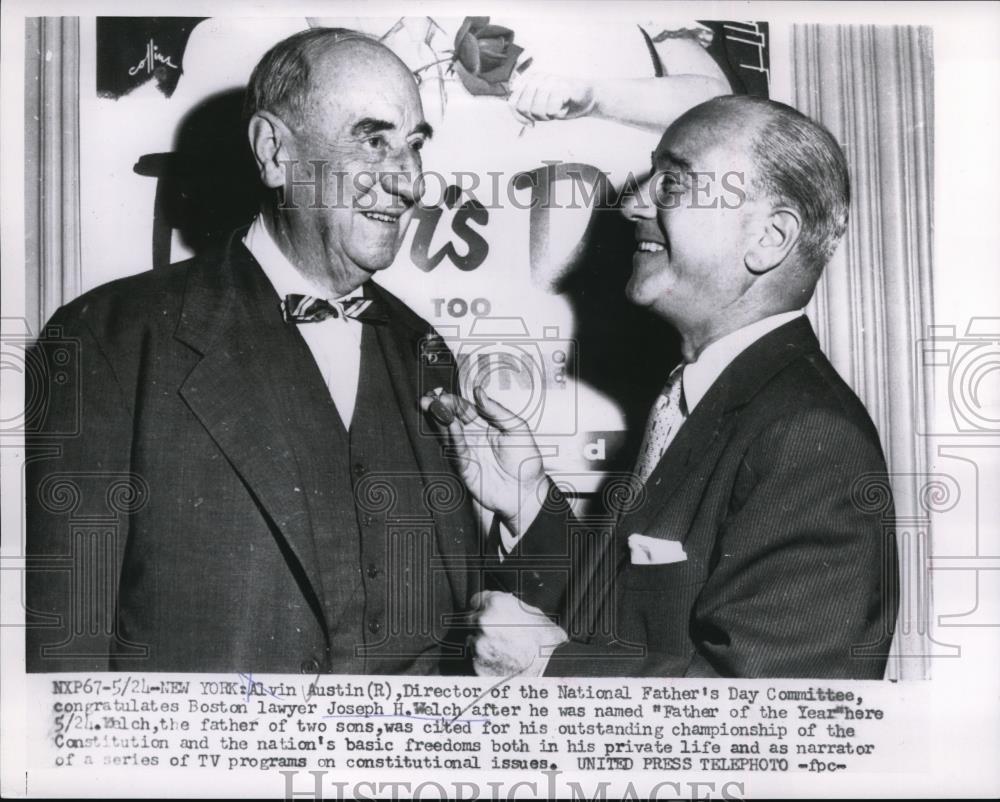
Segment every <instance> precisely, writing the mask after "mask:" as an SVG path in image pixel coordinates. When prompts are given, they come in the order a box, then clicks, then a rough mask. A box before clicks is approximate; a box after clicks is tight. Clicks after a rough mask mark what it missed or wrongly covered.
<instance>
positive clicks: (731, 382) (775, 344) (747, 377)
mask: <svg viewBox="0 0 1000 802" xmlns="http://www.w3.org/2000/svg"><path fill="white" fill-rule="evenodd" d="M818 349H819V343H818V342H817V340H816V336H815V335H814V334H813V331H812V327H811V326H810V324H809V320H808V319H807V318H805V317H801V318H797V319H795V320H792V321H790V322H789V323H786V324H784V325H783V326H779V327H778V328H777V329H775V330H774V331H772V332H769V333H768V334H766V335H764V336H763V337H761V338H760V339H759V340H757V341H756V342H755V343H753V344H752V345H750V346H749V347H748V348H747V349H746V350H744V351H743V352H742V353H741V354H739V355H738V356H737V357H736V359H734V360H733V361H732V363H730V364H729V365H728V366H727V367H726V368H725V370H723V371H722V373H721V374H720V375H719V378H718V379H716V381H715V382H714V383H713V384H712V386H711V387H710V388H709V390H708V392H707V393H706V394H705V396H704V398H702V399H701V401H700V402H699V404H698V406H697V407H695V410H694V412H693V413H691V415H690V417H689V418H688V419H687V420H686V421H685V422H684V425H683V426H681V428H680V430H679V431H678V432H677V436H676V437H675V438H674V441H673V442H672V443H671V444H670V446H669V447H668V448H667V450H666V452H665V453H664V455H663V458H662V459H661V460H660V462H659V464H658V465H657V466H656V469H655V470H654V471H653V473H652V474H651V475H650V477H649V479H648V480H647V482H646V488H645V489H646V503H645V504H644V505H643V506H642V507H640V508H639V509H638V510H636V512H634V513H632V514H630V515H627V516H624V517H623V519H622V520H621V521H620V525H619V533H620V534H622V535H624V536H627V534H628V533H630V532H643V531H645V529H647V528H648V527H649V525H650V523H651V522H653V521H654V520H655V518H656V516H657V514H658V513H659V512H660V510H662V509H663V508H664V507H665V506H666V505H667V503H669V501H670V499H671V498H673V496H674V495H675V494H676V493H677V491H678V489H679V488H680V487H681V485H682V484H683V483H684V482H685V481H692V480H693V481H701V480H700V479H699V478H698V477H699V472H698V466H699V463H700V462H701V461H703V460H704V459H706V458H708V456H709V455H710V454H711V453H712V451H713V445H714V443H715V441H716V439H717V438H718V436H719V435H720V433H721V432H722V431H724V430H725V429H726V427H727V420H728V418H729V417H730V415H731V413H732V412H734V411H735V410H736V409H738V408H739V407H741V406H743V405H744V404H746V403H747V402H748V401H749V400H750V399H751V398H752V397H753V396H754V395H756V394H757V392H758V391H759V390H760V389H761V388H762V387H763V386H764V385H765V384H767V382H768V381H770V379H771V378H772V377H773V376H774V375H775V374H776V373H777V372H778V371H779V370H781V369H782V368H783V367H785V365H787V364H788V363H789V362H791V361H792V360H793V359H795V358H797V357H798V356H800V355H802V354H803V353H806V352H808V351H810V350H818Z"/></svg>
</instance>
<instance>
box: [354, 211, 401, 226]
mask: <svg viewBox="0 0 1000 802" xmlns="http://www.w3.org/2000/svg"><path fill="white" fill-rule="evenodd" d="M361 214H363V215H364V216H365V217H367V218H368V219H369V220H374V221H376V222H378V223H388V224H390V225H392V224H395V223H398V222H399V218H398V217H393V216H392V215H391V214H383V213H382V212H362V213H361Z"/></svg>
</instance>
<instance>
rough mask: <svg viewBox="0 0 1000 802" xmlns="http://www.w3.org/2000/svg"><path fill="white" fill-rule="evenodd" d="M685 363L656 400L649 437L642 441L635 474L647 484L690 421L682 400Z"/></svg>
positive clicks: (650, 416) (647, 428) (673, 372)
mask: <svg viewBox="0 0 1000 802" xmlns="http://www.w3.org/2000/svg"><path fill="white" fill-rule="evenodd" d="M683 377H684V363H683V362H682V363H681V364H680V365H678V366H677V367H676V368H674V369H673V371H671V373H670V378H669V379H667V385H666V387H664V388H663V392H662V393H660V397H659V398H658V399H656V405H655V406H654V407H653V411H652V412H651V413H650V415H649V422H648V423H647V424H646V435H645V437H643V439H642V448H640V449H639V458H638V459H637V460H636V462H635V473H636V475H638V477H639V480H640V481H641V482H642V483H643V484H645V483H646V480H647V479H649V477H650V475H652V473H653V471H654V470H655V469H656V466H657V464H658V463H659V461H660V459H661V458H662V457H663V455H664V454H665V453H666V450H667V448H668V447H669V446H670V443H671V442H672V441H673V439H674V436H675V435H676V434H677V430H678V429H680V428H681V424H682V423H684V421H685V420H686V419H687V414H686V413H685V412H684V404H683V399H682V389H683V381H682V379H683Z"/></svg>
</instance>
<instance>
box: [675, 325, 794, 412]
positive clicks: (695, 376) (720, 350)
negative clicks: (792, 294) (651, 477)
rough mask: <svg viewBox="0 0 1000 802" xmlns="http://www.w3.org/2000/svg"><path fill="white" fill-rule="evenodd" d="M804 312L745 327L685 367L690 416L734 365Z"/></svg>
mask: <svg viewBox="0 0 1000 802" xmlns="http://www.w3.org/2000/svg"><path fill="white" fill-rule="evenodd" d="M803 314H805V313H804V311H803V310H801V309H797V310H795V311H794V312H782V313H780V314H777V315H771V316H770V317H765V318H764V319H762V320H758V321H757V322H756V323H751V324H750V325H749V326H744V327H743V328H741V329H737V330H736V331H734V332H730V333H729V334H727V335H726V336H725V337H720V338H719V339H718V340H716V341H715V342H714V343H711V344H710V345H708V346H707V347H706V348H705V350H703V351H702V352H701V354H699V355H698V359H697V360H695V361H694V362H691V363H689V364H687V365H685V366H684V378H683V380H682V381H683V387H684V403H685V405H686V406H687V412H688V414H689V415H690V414H691V412H693V411H694V408H695V407H696V406H697V405H698V402H699V401H701V399H702V398H704V397H705V393H707V392H708V391H709V389H710V388H711V387H712V385H713V384H715V380H716V379H718V378H719V376H721V375H722V371H724V370H725V369H726V368H727V367H729V365H730V364H732V362H733V361H734V360H735V359H736V357H738V356H739V355H740V354H741V353H743V352H744V351H745V350H746V349H747V348H749V347H750V346H751V345H753V344H754V343H755V342H757V340H759V339H760V338H761V337H763V336H764V335H765V334H768V333H770V332H772V331H774V330H775V329H776V328H778V327H779V326H783V325H785V324H786V323H789V322H791V321H793V320H795V319H796V318H798V317H801V316H802V315H803Z"/></svg>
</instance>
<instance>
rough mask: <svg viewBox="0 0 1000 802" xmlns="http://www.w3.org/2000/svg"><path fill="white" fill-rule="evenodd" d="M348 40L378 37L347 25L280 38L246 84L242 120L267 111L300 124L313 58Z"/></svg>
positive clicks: (370, 39)
mask: <svg viewBox="0 0 1000 802" xmlns="http://www.w3.org/2000/svg"><path fill="white" fill-rule="evenodd" d="M352 39H362V40H365V41H369V42H377V41H378V40H377V39H375V38H374V37H372V36H369V35H368V34H366V33H361V32H360V31H353V30H351V29H350V28H307V29H306V30H304V31H299V32H298V33H295V34H292V35H291V36H289V37H288V38H287V39H282V40H281V41H280V42H278V44H276V45H275V46H274V47H272V48H271V49H270V50H268V51H267V52H266V53H265V54H264V55H263V57H262V58H261V60H260V61H259V62H258V63H257V66H256V67H254V70H253V73H251V75H250V81H249V83H248V84H247V89H246V99H245V101H244V104H243V119H244V121H249V119H250V118H251V117H253V115H254V114H256V113H257V112H258V111H269V112H271V113H272V114H276V115H278V116H279V117H281V118H282V120H284V121H285V122H286V123H290V124H292V125H300V124H301V123H302V121H303V116H304V113H305V108H306V102H307V101H308V99H309V90H310V89H311V85H310V73H311V66H312V62H313V59H314V58H315V57H316V55H317V54H319V53H321V52H322V51H324V50H326V49H327V48H329V47H330V46H331V45H335V44H339V43H340V42H346V41H350V40H352Z"/></svg>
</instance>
